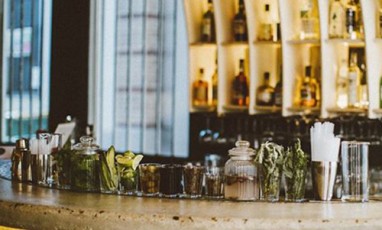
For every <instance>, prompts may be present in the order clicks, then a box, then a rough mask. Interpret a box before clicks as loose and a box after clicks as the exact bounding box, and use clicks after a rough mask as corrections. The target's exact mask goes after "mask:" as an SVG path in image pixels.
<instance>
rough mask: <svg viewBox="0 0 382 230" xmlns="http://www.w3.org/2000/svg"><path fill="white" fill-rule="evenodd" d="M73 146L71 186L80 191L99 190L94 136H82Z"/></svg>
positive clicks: (97, 157) (96, 146) (96, 148)
mask: <svg viewBox="0 0 382 230" xmlns="http://www.w3.org/2000/svg"><path fill="white" fill-rule="evenodd" d="M80 142H81V143H77V144H76V145H74V146H73V150H74V154H73V156H72V158H71V170H72V171H71V188H72V189H73V190H75V191H80V192H98V191H99V154H98V152H99V147H98V145H96V144H94V143H93V142H94V138H93V137H89V136H83V137H81V138H80Z"/></svg>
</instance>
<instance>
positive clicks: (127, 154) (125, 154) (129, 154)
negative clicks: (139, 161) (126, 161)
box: [123, 151, 135, 159]
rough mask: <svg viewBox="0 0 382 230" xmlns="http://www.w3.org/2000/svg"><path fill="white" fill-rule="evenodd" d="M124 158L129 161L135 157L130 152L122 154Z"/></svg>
mask: <svg viewBox="0 0 382 230" xmlns="http://www.w3.org/2000/svg"><path fill="white" fill-rule="evenodd" d="M123 156H124V157H128V158H130V159H133V158H134V157H135V154H134V153H133V152H131V151H127V152H125V153H124V154H123Z"/></svg>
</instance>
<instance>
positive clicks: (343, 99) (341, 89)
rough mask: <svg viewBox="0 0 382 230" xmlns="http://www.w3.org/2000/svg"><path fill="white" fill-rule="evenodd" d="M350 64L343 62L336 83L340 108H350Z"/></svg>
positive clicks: (337, 101) (344, 60)
mask: <svg viewBox="0 0 382 230" xmlns="http://www.w3.org/2000/svg"><path fill="white" fill-rule="evenodd" d="M348 83H349V82H348V62H347V60H346V59H342V60H341V64H340V68H339V70H338V74H337V81H336V104H337V107H338V108H342V109H343V108H346V107H348Z"/></svg>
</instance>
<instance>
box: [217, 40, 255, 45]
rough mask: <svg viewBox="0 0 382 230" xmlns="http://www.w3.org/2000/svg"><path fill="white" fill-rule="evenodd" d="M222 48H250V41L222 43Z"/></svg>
mask: <svg viewBox="0 0 382 230" xmlns="http://www.w3.org/2000/svg"><path fill="white" fill-rule="evenodd" d="M220 44H221V45H222V46H248V41H243V42H236V41H232V42H222V43H220Z"/></svg>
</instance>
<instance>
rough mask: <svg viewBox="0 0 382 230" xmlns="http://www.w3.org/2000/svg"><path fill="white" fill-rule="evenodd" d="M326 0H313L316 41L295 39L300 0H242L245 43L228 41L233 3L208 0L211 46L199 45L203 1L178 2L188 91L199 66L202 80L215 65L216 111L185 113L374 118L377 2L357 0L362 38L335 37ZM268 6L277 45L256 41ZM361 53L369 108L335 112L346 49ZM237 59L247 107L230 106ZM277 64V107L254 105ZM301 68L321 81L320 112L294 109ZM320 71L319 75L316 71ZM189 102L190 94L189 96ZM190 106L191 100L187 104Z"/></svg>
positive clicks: (379, 56)
mask: <svg viewBox="0 0 382 230" xmlns="http://www.w3.org/2000/svg"><path fill="white" fill-rule="evenodd" d="M331 1H332V0H313V2H314V4H316V5H317V9H318V14H319V39H307V40H300V39H295V38H297V37H299V36H298V33H299V29H300V28H299V20H300V19H299V17H300V16H299V15H300V12H299V11H300V0H256V1H254V0H244V3H245V9H246V16H247V30H248V41H245V42H234V39H233V32H232V20H233V17H234V15H235V14H236V12H237V11H238V0H214V1H213V4H214V13H215V23H216V43H201V42H200V33H201V29H200V26H201V22H202V19H201V18H202V15H203V13H204V12H205V11H206V10H207V0H200V1H195V0H184V3H185V4H184V6H185V11H186V21H187V29H188V37H189V75H190V76H189V78H190V89H191V84H192V82H193V80H194V79H195V76H197V74H198V70H199V68H205V74H206V76H207V77H208V76H211V75H212V74H213V72H214V71H215V60H216V59H217V61H218V67H217V69H218V75H219V76H218V105H217V108H216V109H211V108H193V107H192V106H191V105H190V111H204V110H206V111H217V113H218V114H223V113H229V112H248V113H249V114H256V113H266V112H271V113H273V112H275V113H278V112H280V111H281V112H282V115H283V116H289V115H294V114H306V113H307V114H318V115H320V116H321V117H323V118H326V117H329V116H332V115H339V114H346V113H351V114H360V115H363V114H365V113H367V116H368V117H371V118H373V117H380V116H381V115H382V112H381V109H379V79H380V76H382V66H381V65H380V61H381V60H382V38H381V37H379V34H380V32H379V29H377V28H378V27H379V24H378V23H377V22H379V18H378V12H377V11H378V9H379V8H380V5H379V4H380V3H379V0H360V1H361V7H362V12H363V20H364V31H365V34H364V38H363V39H354V40H353V39H338V38H329V37H328V24H329V19H328V15H329V6H330V3H331ZM265 4H270V5H271V10H273V13H272V14H273V16H274V18H275V19H276V20H278V21H280V22H281V28H280V29H281V34H282V36H281V41H261V40H258V33H259V28H260V25H261V19H262V12H263V11H264V5H265ZM353 47H356V48H358V47H360V48H364V49H365V55H366V56H365V57H366V68H367V81H368V93H369V108H368V109H367V110H362V111H360V110H354V111H353V110H343V109H338V108H336V100H335V98H336V87H335V86H336V76H337V72H338V68H339V62H340V60H341V59H342V58H348V56H349V48H353ZM239 59H245V67H246V70H245V73H246V75H247V77H248V79H249V105H248V106H245V107H237V106H230V103H231V100H230V99H231V98H230V97H231V95H230V91H231V84H232V81H233V79H234V77H235V76H236V75H237V74H238V71H239ZM281 65H282V76H283V106H282V107H281V108H275V107H271V108H269V107H261V106H260V107H259V106H256V103H255V102H256V89H257V87H258V86H259V85H261V84H262V79H263V75H264V72H270V75H271V84H272V85H273V86H275V85H276V81H277V79H278V77H279V76H280V70H279V69H280V66H281ZM307 65H312V66H316V69H315V74H316V77H317V78H318V79H320V81H321V98H320V99H321V100H320V108H301V107H294V106H293V105H294V104H296V103H294V94H295V92H296V90H295V86H296V78H298V77H302V76H303V74H304V68H305V66H307ZM319 71H321V72H319ZM190 98H191V96H190ZM190 104H191V100H190Z"/></svg>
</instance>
